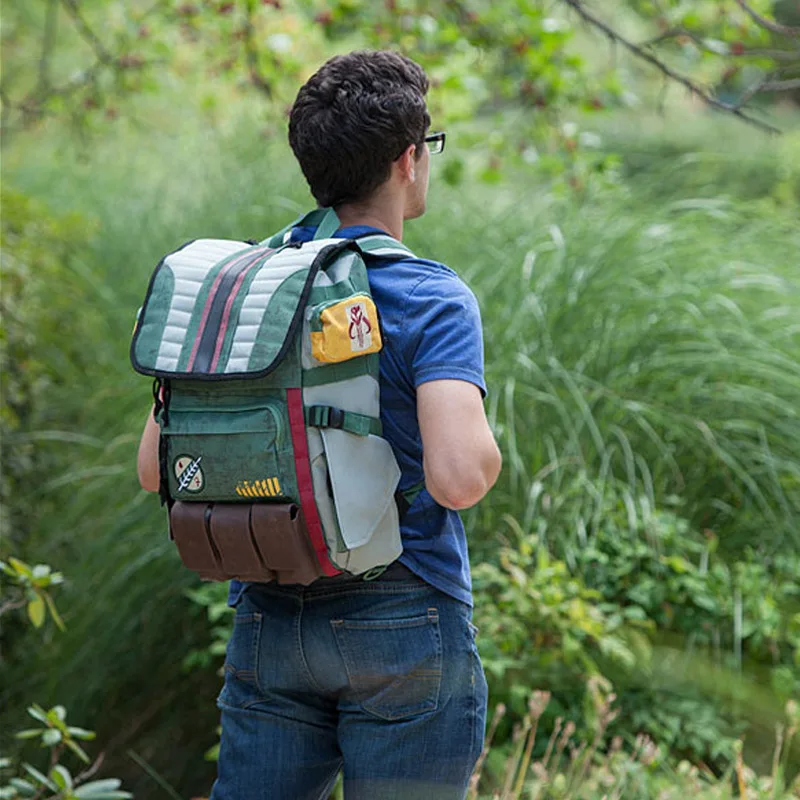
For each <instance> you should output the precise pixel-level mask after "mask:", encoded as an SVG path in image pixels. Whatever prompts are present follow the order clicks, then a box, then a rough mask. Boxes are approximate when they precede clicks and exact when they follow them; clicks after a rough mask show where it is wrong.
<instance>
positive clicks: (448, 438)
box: [417, 380, 502, 510]
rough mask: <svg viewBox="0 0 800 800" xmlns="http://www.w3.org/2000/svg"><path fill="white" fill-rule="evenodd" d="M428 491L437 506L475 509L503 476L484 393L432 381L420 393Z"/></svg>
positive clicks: (457, 383) (469, 385)
mask: <svg viewBox="0 0 800 800" xmlns="http://www.w3.org/2000/svg"><path fill="white" fill-rule="evenodd" d="M417 417H418V419H419V427H420V432H421V434H422V448H423V468H424V470H425V488H426V489H427V490H428V492H429V493H430V495H431V496H432V497H433V499H434V500H436V502H437V503H439V505H442V506H445V507H446V508H452V509H455V510H458V509H462V508H469V507H470V506H474V505H475V503H477V502H478V501H479V500H481V498H483V496H484V495H485V494H486V493H487V492H488V491H489V489H491V488H492V486H493V485H494V483H495V481H496V480H497V476H498V475H499V474H500V467H501V466H502V457H501V455H500V450H499V448H498V447H497V443H496V442H495V440H494V436H493V434H492V431H491V429H490V428H489V423H488V421H487V419H486V413H485V412H484V409H483V398H482V397H481V392H480V389H478V387H477V386H475V385H474V384H472V383H468V382H467V381H459V380H434V381H428V382H426V383H422V384H420V385H419V386H418V387H417Z"/></svg>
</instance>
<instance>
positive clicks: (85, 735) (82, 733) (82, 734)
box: [67, 725, 97, 741]
mask: <svg viewBox="0 0 800 800" xmlns="http://www.w3.org/2000/svg"><path fill="white" fill-rule="evenodd" d="M67 731H68V732H69V735H70V736H74V737H75V738H76V739H84V740H85V741H91V740H92V739H94V737H95V736H97V734H96V733H95V732H94V731H87V730H86V728H76V727H74V726H72V725H70V726H69V727H68V728H67Z"/></svg>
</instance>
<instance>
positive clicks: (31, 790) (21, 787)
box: [9, 778, 36, 797]
mask: <svg viewBox="0 0 800 800" xmlns="http://www.w3.org/2000/svg"><path fill="white" fill-rule="evenodd" d="M9 784H10V785H11V786H13V787H14V788H15V789H16V790H17V791H18V792H19V793H20V796H21V797H33V796H34V795H35V794H36V787H35V786H34V785H33V784H32V783H31V782H30V781H26V780H24V779H23V778H12V779H11V780H10V781H9Z"/></svg>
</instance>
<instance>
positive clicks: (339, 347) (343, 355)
mask: <svg viewBox="0 0 800 800" xmlns="http://www.w3.org/2000/svg"><path fill="white" fill-rule="evenodd" d="M381 347H383V342H382V341H381V330H380V326H379V325H378V310H377V308H375V303H374V302H373V300H372V298H371V297H369V296H368V295H365V294H357V295H353V297H348V298H347V299H346V300H339V301H337V302H335V303H331V304H326V305H325V306H323V307H322V308H321V309H320V310H319V312H317V313H314V314H313V315H312V318H311V354H312V355H313V356H314V358H315V359H316V360H317V361H322V362H324V363H326V364H335V363H337V362H339V361H347V360H349V359H351V358H355V357H356V356H365V355H367V354H368V353H377V352H378V351H379V350H380V349H381Z"/></svg>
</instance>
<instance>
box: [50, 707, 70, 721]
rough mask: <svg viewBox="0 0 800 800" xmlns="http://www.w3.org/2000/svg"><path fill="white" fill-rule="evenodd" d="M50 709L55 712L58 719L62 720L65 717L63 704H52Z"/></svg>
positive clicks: (65, 711) (65, 712)
mask: <svg viewBox="0 0 800 800" xmlns="http://www.w3.org/2000/svg"><path fill="white" fill-rule="evenodd" d="M50 710H51V711H52V712H53V714H55V716H56V719H60V720H61V721H62V722H63V721H64V720H65V719H66V718H67V709H66V708H64V706H61V705H58V706H53V707H52V708H51V709H50Z"/></svg>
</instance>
